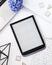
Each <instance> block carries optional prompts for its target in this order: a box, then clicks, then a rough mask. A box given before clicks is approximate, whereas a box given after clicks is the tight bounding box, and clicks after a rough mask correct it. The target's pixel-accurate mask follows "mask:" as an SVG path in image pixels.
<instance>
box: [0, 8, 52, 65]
mask: <svg viewBox="0 0 52 65" xmlns="http://www.w3.org/2000/svg"><path fill="white" fill-rule="evenodd" d="M31 14H32V13H30V12H29V11H28V10H27V9H25V8H22V9H21V10H20V11H19V12H18V13H17V15H16V16H15V17H14V19H13V20H12V21H11V22H10V23H12V22H15V21H18V20H20V19H22V18H25V17H27V16H30V15H31ZM10 23H8V25H6V27H5V28H4V29H3V30H2V31H1V32H0V46H1V45H4V44H7V43H11V49H10V56H9V62H8V65H22V62H25V63H26V65H52V39H45V42H46V48H45V49H44V50H42V51H40V52H37V53H35V54H32V55H30V56H27V57H23V56H22V55H21V53H20V51H19V48H18V45H17V43H16V40H15V38H14V35H13V32H12V30H11V27H10ZM17 55H20V56H21V61H20V62H18V61H16V56H17Z"/></svg>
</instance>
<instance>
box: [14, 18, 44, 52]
mask: <svg viewBox="0 0 52 65" xmlns="http://www.w3.org/2000/svg"><path fill="white" fill-rule="evenodd" d="M13 29H14V31H15V34H16V36H17V38H18V41H19V44H20V46H21V49H22V51H23V52H25V51H28V50H30V49H33V48H35V47H38V46H40V45H42V44H43V43H42V41H41V38H40V36H39V33H38V31H37V28H36V26H35V23H34V21H33V18H29V19H26V20H24V21H22V22H19V23H16V24H14V25H13Z"/></svg>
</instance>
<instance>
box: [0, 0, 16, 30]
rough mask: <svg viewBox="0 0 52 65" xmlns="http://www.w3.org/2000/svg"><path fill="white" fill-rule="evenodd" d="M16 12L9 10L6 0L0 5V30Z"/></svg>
mask: <svg viewBox="0 0 52 65" xmlns="http://www.w3.org/2000/svg"><path fill="white" fill-rule="evenodd" d="M15 14H16V13H14V12H13V11H11V9H10V6H9V3H8V0H6V1H5V2H4V4H2V5H1V6H0V31H1V30H2V29H3V28H4V27H5V25H6V24H7V23H8V22H9V21H10V20H11V19H12V18H13V17H14V15H15Z"/></svg>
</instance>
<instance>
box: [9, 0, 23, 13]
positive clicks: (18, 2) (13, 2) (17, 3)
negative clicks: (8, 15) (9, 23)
mask: <svg viewBox="0 0 52 65" xmlns="http://www.w3.org/2000/svg"><path fill="white" fill-rule="evenodd" d="M22 4H23V0H9V6H10V8H11V10H12V11H14V12H17V11H19V10H20V9H21V7H22Z"/></svg>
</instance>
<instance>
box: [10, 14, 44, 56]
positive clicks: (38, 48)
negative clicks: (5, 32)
mask: <svg viewBox="0 0 52 65" xmlns="http://www.w3.org/2000/svg"><path fill="white" fill-rule="evenodd" d="M29 18H33V20H34V23H35V25H36V28H37V31H38V33H39V36H40V38H41V40H42V43H43V45H41V46H38V47H36V48H33V49H30V50H28V51H25V52H23V51H22V49H21V47H20V43H19V41H18V38H17V36H16V34H15V31H14V29H13V27H12V26H13V25H15V24H16V23H19V22H23V21H24V20H26V19H29ZM10 26H11V29H12V32H13V34H14V37H15V39H16V41H17V44H18V46H19V49H20V51H21V53H22V55H27V54H30V53H32V52H35V51H38V50H40V49H41V48H44V47H45V42H44V39H43V37H42V35H41V32H40V30H39V28H38V25H37V23H36V20H35V18H34V16H33V15H31V16H29V17H27V18H24V19H22V20H19V21H17V22H14V23H11V24H10Z"/></svg>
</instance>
